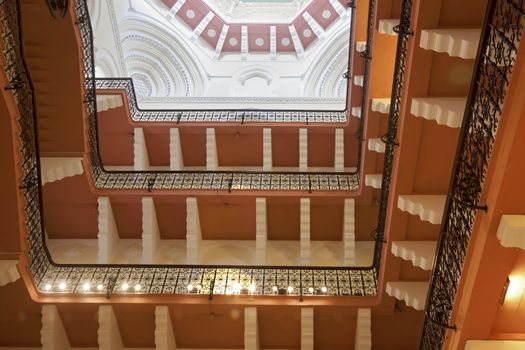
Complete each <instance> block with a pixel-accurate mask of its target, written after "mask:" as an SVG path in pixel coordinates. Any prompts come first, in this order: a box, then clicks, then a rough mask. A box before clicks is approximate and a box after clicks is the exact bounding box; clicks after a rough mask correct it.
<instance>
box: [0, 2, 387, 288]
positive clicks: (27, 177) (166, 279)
mask: <svg viewBox="0 0 525 350" xmlns="http://www.w3.org/2000/svg"><path fill="white" fill-rule="evenodd" d="M19 6H20V2H19V0H0V23H1V24H0V25H1V31H2V36H1V39H0V40H2V41H3V45H2V46H3V48H4V50H3V56H4V57H3V58H4V60H5V67H4V70H5V74H6V76H7V80H8V81H9V84H8V85H7V86H6V88H7V89H10V90H12V93H13V96H14V99H15V102H16V105H17V107H18V112H19V113H20V115H19V117H18V124H19V127H20V134H19V140H18V141H19V143H20V156H21V158H22V164H21V165H22V167H21V168H22V169H21V170H22V179H21V182H22V184H23V186H22V187H21V190H22V191H23V193H24V210H25V214H26V231H27V254H28V261H29V271H30V273H31V275H32V277H33V280H34V283H35V285H36V287H37V289H38V290H39V291H41V292H43V293H46V292H47V293H83V294H86V293H91V294H106V293H107V294H108V295H109V294H111V293H128V294H129V293H131V294H208V295H210V296H212V295H214V294H243V293H246V294H254V295H280V294H286V295H291V296H298V297H303V296H308V295H319V294H320V295H330V296H375V295H376V293H377V288H378V286H377V279H376V267H375V266H370V267H364V268H360V267H274V266H272V267H270V266H263V267H260V266H254V267H246V266H242V267H241V266H190V265H86V264H82V265H65V264H56V263H54V262H53V261H52V258H51V256H50V254H49V251H48V249H47V246H46V244H45V235H44V232H45V230H44V222H43V201H42V185H41V178H40V176H41V175H40V156H39V148H38V128H37V124H36V123H37V119H36V115H35V102H34V97H35V96H34V89H33V85H32V81H31V78H30V75H29V70H28V68H27V66H26V64H25V61H24V59H23V58H24V53H23V46H22V32H21V25H20V21H21V19H20V13H21V12H20V9H19ZM85 10H86V8H85V3H84V1H83V0H79V1H78V3H77V13H78V14H79V19H81V18H83V16H87V12H83V11H85ZM87 20H88V21H89V19H87ZM81 33H82V35H83V36H84V35H88V33H86V32H81ZM82 50H83V51H84V60H89V59H90V57H92V56H90V55H92V52H93V51H92V47H86V46H83V47H82ZM88 77H89V76H88ZM90 84H91V85H90ZM86 85H87V86H88V89H86V90H85V93H86V96H85V101H86V108H87V109H88V112H89V113H94V112H95V102H94V101H95V95H94V80H92V79H91V80H90V79H87V81H86ZM90 132H93V131H90ZM127 286H129V289H128V288H127ZM135 286H140V287H139V288H135ZM190 286H191V288H190Z"/></svg>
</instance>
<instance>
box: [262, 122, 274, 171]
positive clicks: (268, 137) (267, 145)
mask: <svg viewBox="0 0 525 350" xmlns="http://www.w3.org/2000/svg"><path fill="white" fill-rule="evenodd" d="M272 167H273V160H272V129H270V128H264V129H263V171H271V170H272Z"/></svg>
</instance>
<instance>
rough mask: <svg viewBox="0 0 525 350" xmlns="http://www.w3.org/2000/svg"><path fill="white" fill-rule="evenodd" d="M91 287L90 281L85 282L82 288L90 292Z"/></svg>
mask: <svg viewBox="0 0 525 350" xmlns="http://www.w3.org/2000/svg"><path fill="white" fill-rule="evenodd" d="M90 289H91V286H90V285H89V283H87V282H86V283H84V285H83V286H82V290H83V291H84V292H88V291H89V290H90Z"/></svg>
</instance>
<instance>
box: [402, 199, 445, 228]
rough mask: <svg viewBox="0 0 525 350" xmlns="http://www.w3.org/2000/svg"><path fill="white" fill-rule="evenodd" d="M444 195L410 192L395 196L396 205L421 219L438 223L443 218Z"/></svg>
mask: <svg viewBox="0 0 525 350" xmlns="http://www.w3.org/2000/svg"><path fill="white" fill-rule="evenodd" d="M446 201H447V196H446V195H429V194H410V195H400V196H398V197H397V207H398V208H399V209H401V210H402V211H406V212H408V213H410V214H412V215H417V216H419V218H420V219H421V220H423V221H428V222H430V223H432V224H434V225H439V224H440V223H441V220H442V219H443V211H444V210H445V203H446Z"/></svg>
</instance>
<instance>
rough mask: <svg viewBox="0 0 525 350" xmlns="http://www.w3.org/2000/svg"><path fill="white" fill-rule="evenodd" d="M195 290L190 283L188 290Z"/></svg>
mask: <svg viewBox="0 0 525 350" xmlns="http://www.w3.org/2000/svg"><path fill="white" fill-rule="evenodd" d="M192 290H193V285H191V284H188V292H191V291H192Z"/></svg>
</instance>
